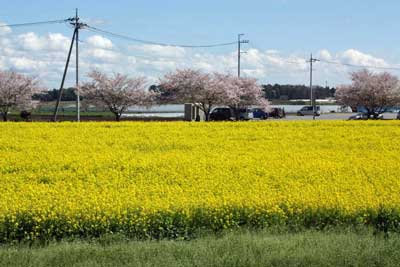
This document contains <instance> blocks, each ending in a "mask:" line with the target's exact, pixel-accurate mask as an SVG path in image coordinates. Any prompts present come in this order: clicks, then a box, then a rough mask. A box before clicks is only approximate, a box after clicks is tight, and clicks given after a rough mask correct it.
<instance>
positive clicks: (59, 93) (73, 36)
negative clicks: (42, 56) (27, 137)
mask: <svg viewBox="0 0 400 267" xmlns="http://www.w3.org/2000/svg"><path fill="white" fill-rule="evenodd" d="M75 38H76V29H75V30H74V34H73V35H72V41H71V45H70V47H69V52H68V57H67V62H66V64H65V68H64V74H63V77H62V80H61V85H60V90H59V91H58V98H57V103H56V108H55V109H54V114H53V121H54V122H56V121H57V115H58V107H59V106H60V102H61V97H62V94H63V91H64V82H65V77H66V76H67V71H68V66H69V61H70V59H71V53H72V48H73V47H74V41H75Z"/></svg>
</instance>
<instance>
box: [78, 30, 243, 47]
mask: <svg viewBox="0 0 400 267" xmlns="http://www.w3.org/2000/svg"><path fill="white" fill-rule="evenodd" d="M86 29H87V30H89V31H92V32H96V33H102V34H107V35H110V36H113V37H117V38H120V39H125V40H128V41H133V42H137V43H143V44H151V45H159V46H172V47H182V48H212V47H221V46H230V45H236V44H237V42H229V43H219V44H208V45H182V44H169V43H161V42H153V41H147V40H142V39H137V38H133V37H130V36H127V35H123V34H118V33H114V32H110V31H106V30H102V29H99V28H96V27H92V26H89V25H88V26H87V27H86Z"/></svg>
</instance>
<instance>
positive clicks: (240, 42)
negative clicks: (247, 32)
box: [238, 33, 250, 78]
mask: <svg viewBox="0 0 400 267" xmlns="http://www.w3.org/2000/svg"><path fill="white" fill-rule="evenodd" d="M243 35H244V34H243V33H241V34H238V77H239V78H240V60H241V59H240V56H241V54H242V53H244V52H242V50H241V46H242V44H248V43H249V42H250V41H249V40H242V36H243Z"/></svg>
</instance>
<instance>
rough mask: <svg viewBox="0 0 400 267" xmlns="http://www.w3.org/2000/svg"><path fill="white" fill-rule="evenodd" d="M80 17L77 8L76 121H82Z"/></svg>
mask: <svg viewBox="0 0 400 267" xmlns="http://www.w3.org/2000/svg"><path fill="white" fill-rule="evenodd" d="M80 27H81V26H80V24H79V17H78V9H76V13H75V30H76V38H75V42H76V43H75V56H76V60H75V63H76V67H75V70H76V72H75V78H76V83H75V88H76V121H77V122H80V121H81V103H80V94H79V28H80Z"/></svg>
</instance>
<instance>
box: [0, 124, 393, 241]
mask: <svg viewBox="0 0 400 267" xmlns="http://www.w3.org/2000/svg"><path fill="white" fill-rule="evenodd" d="M0 133H1V134H0V153H1V154H0V242H9V241H12V240H35V239H41V240H42V239H43V240H49V239H59V238H65V237H96V236H100V235H102V234H105V233H122V234H125V235H128V236H134V237H139V238H146V237H150V238H161V237H169V238H175V237H177V238H179V237H187V236H190V235H191V233H193V232H194V231H197V230H199V229H200V230H201V229H205V230H212V231H218V230H221V229H226V228H234V227H239V226H242V225H243V226H250V227H252V226H254V227H268V226H270V225H287V226H290V227H320V228H322V227H325V226H327V225H328V226H329V225H363V224H367V225H373V226H375V227H378V228H380V229H383V230H385V231H387V230H395V231H398V230H399V229H400V177H399V168H400V153H399V148H400V138H399V137H400V123H398V122H384V121H381V122H378V121H371V122H348V121H343V122H339V121H337V122H336V121H331V122H269V121H268V122H246V123H183V122H174V123H129V122H127V123H97V122H96V123H80V124H77V123H58V124H51V123H0Z"/></svg>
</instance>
